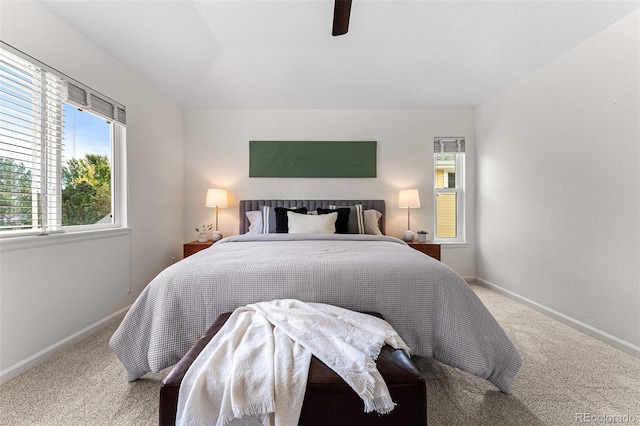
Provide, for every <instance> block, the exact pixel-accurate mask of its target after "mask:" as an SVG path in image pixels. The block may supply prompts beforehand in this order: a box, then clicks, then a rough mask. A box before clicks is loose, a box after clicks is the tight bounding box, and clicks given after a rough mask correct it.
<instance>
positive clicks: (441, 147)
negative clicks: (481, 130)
mask: <svg viewBox="0 0 640 426" xmlns="http://www.w3.org/2000/svg"><path fill="white" fill-rule="evenodd" d="M464 145H465V143H464V138H434V139H433V152H435V153H436V154H438V153H440V154H446V153H452V152H464Z"/></svg>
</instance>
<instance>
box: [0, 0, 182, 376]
mask: <svg viewBox="0 0 640 426" xmlns="http://www.w3.org/2000/svg"><path fill="white" fill-rule="evenodd" d="M1 7H2V13H1V14H0V19H1V20H0V30H1V33H0V37H1V38H2V40H3V41H4V42H6V43H8V44H10V45H12V46H14V47H15V48H17V49H19V50H22V51H23V52H25V53H27V54H29V55H31V56H33V57H35V58H37V59H38V60H40V61H42V62H44V63H46V64H48V65H49V66H51V67H53V68H56V69H57V70H59V71H61V72H63V73H65V74H67V75H69V76H71V77H73V78H75V79H76V80H78V81H80V82H82V83H84V84H86V85H88V86H89V87H91V88H93V89H95V90H97V91H99V92H102V93H104V94H105V95H107V96H109V97H111V98H112V99H114V100H116V101H118V102H120V103H122V104H124V105H125V106H126V107H127V120H128V125H127V163H128V178H129V215H128V216H129V217H128V224H129V226H130V227H131V229H130V230H128V231H120V232H111V233H106V234H105V233H100V234H92V235H87V236H84V237H80V238H73V237H72V238H64V239H62V240H61V239H55V240H54V239H51V240H49V241H48V242H44V241H43V240H42V239H38V237H31V238H30V239H29V238H28V239H23V241H20V242H19V243H17V242H16V241H12V242H10V243H6V242H5V243H2V245H1V246H0V271H1V272H0V290H1V291H0V312H1V314H0V339H1V340H0V379H2V380H6V379H8V378H10V377H12V376H13V375H15V374H17V373H19V372H21V371H22V370H24V369H25V368H26V367H28V366H30V365H32V364H33V363H34V362H36V361H38V360H39V359H40V358H41V357H44V356H46V355H48V354H49V353H50V352H51V351H52V350H56V349H59V348H60V347H61V346H64V344H66V343H69V342H70V341H73V340H74V339H76V338H78V337H80V336H81V335H83V334H84V333H86V332H88V331H90V330H91V329H93V328H95V327H98V326H100V324H102V323H104V322H105V321H108V320H109V319H110V318H111V317H112V316H114V315H117V313H119V312H121V311H122V310H123V309H124V308H125V307H127V306H128V305H130V304H131V303H132V302H133V301H134V300H135V297H136V296H137V295H138V293H139V292H140V291H141V290H142V289H143V288H144V286H145V285H146V284H147V283H148V282H149V281H150V280H151V279H152V278H153V277H154V276H155V275H156V274H157V273H158V272H160V271H161V270H162V269H163V268H164V267H166V266H167V265H169V264H170V263H171V259H172V258H177V259H179V258H180V256H181V248H182V242H183V241H182V237H183V232H182V226H183V222H184V220H183V197H182V192H183V182H184V181H183V176H184V175H183V171H184V162H183V122H182V112H181V110H180V109H179V108H178V107H177V106H176V105H174V104H173V103H172V102H170V101H169V100H168V99H167V98H166V97H164V96H163V95H161V94H160V93H158V92H157V91H156V90H154V89H152V88H151V87H150V86H149V85H148V84H146V83H145V82H144V81H142V80H141V79H140V78H138V77H137V76H136V75H134V74H133V73H132V72H130V71H129V70H127V69H126V68H124V67H123V66H122V65H121V64H119V63H118V62H117V61H115V60H114V59H113V58H112V57H111V56H109V55H108V54H106V53H105V52H103V51H101V50H100V49H98V48H97V47H96V46H95V45H94V44H92V43H91V41H89V40H88V39H87V38H86V37H84V36H83V35H81V34H79V33H77V32H76V31H75V30H73V29H71V28H70V27H69V26H68V25H66V24H65V23H64V22H62V21H61V20H59V19H58V18H57V17H55V16H54V15H52V14H51V13H50V12H48V11H47V10H46V9H44V8H43V7H42V6H41V5H40V4H38V3H36V2H2V6H1ZM48 238H52V237H48ZM130 287H132V292H131V293H129V289H130Z"/></svg>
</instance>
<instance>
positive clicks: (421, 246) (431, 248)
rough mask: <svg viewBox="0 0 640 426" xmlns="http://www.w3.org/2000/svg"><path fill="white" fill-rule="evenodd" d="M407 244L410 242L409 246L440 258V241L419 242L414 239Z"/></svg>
mask: <svg viewBox="0 0 640 426" xmlns="http://www.w3.org/2000/svg"><path fill="white" fill-rule="evenodd" d="M407 244H409V247H411V248H414V249H416V250H418V251H420V252H422V253H424V254H426V255H427V256H431V257H433V258H434V259H437V260H440V244H438V243H419V242H417V241H412V242H410V243H407Z"/></svg>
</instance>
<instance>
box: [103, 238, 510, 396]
mask: <svg viewBox="0 0 640 426" xmlns="http://www.w3.org/2000/svg"><path fill="white" fill-rule="evenodd" d="M274 299H299V300H302V301H307V302H320V303H327V304H331V305H336V306H340V307H343V308H346V309H352V310H356V311H375V312H379V313H381V314H382V315H383V316H384V318H385V319H386V320H387V321H388V322H389V323H391V325H393V326H394V327H395V329H396V330H397V331H398V333H399V334H400V336H402V338H403V339H404V340H405V341H406V343H407V344H408V345H409V347H410V348H411V350H412V354H415V355H419V356H423V357H433V358H435V359H436V360H438V361H440V362H443V363H445V364H448V365H450V366H452V367H456V368H459V369H461V370H464V371H467V372H469V373H472V374H475V375H477V376H480V377H483V378H485V379H487V380H488V381H490V382H491V383H493V384H494V385H495V386H496V387H497V388H499V389H500V390H502V391H503V392H509V391H510V388H511V385H512V382H513V379H514V377H515V375H516V373H517V372H518V369H519V368H520V364H521V359H520V355H519V354H518V351H517V350H516V348H515V347H514V345H513V344H512V342H511V341H510V340H509V338H508V337H507V335H506V334H505V333H504V331H503V330H502V328H501V327H500V325H499V324H498V323H497V322H496V320H495V319H494V318H493V316H492V315H491V314H490V313H489V311H488V310H487V309H486V308H485V306H484V305H483V304H482V302H481V301H480V300H479V299H478V297H477V296H476V294H475V293H474V292H473V291H472V289H471V288H470V287H469V286H468V285H467V283H466V282H465V281H463V280H462V278H460V277H459V276H458V275H457V274H456V273H455V272H453V271H452V270H451V269H449V268H448V267H447V266H446V265H444V264H443V263H441V262H438V261H437V260H435V259H432V258H430V257H428V256H425V255H424V254H422V253H420V252H418V251H416V250H414V249H412V248H410V247H409V246H407V245H406V244H405V243H404V242H403V241H401V240H399V239H397V238H394V237H388V236H374V235H351V234H347V235H340V234H328V235H320V234H318V235H315V234H259V235H239V236H234V237H229V238H225V239H223V240H221V241H219V242H218V243H216V244H214V245H213V246H212V247H210V248H208V249H205V250H203V251H200V252H199V253H196V254H194V255H192V256H190V257H188V258H186V259H184V260H183V261H181V262H178V263H176V264H174V265H172V266H170V267H169V268H167V269H166V270H164V271H163V272H161V273H160V274H159V275H158V276H157V277H156V278H155V279H154V280H153V281H152V282H151V283H150V284H149V285H148V286H147V287H146V288H145V289H144V290H143V292H142V293H141V294H140V296H139V297H138V299H137V300H136V301H135V303H134V304H133V306H132V307H131V309H130V310H129V312H128V313H127V315H126V317H125V318H124V320H123V322H122V324H121V325H120V327H119V328H118V329H117V331H116V332H115V333H114V335H113V337H112V338H111V342H110V345H111V348H112V350H113V351H114V352H115V353H116V354H117V356H118V357H119V359H120V360H121V361H122V363H123V365H124V367H125V369H126V370H127V375H128V378H129V380H135V379H138V378H140V377H142V376H143V375H144V374H146V373H147V372H158V371H160V370H162V369H164V368H166V367H169V366H171V365H173V364H175V363H177V362H178V361H179V360H180V358H181V357H182V356H183V355H184V354H185V353H186V352H187V350H188V349H189V348H190V347H191V346H192V345H193V343H194V342H195V341H196V340H197V339H198V338H199V337H200V336H201V335H202V334H204V333H205V331H206V330H207V329H208V328H209V326H210V325H211V324H212V323H213V322H214V321H215V320H216V318H217V317H218V316H219V315H220V314H221V313H223V312H228V311H233V310H234V309H236V308H238V307H240V306H243V305H246V304H250V303H256V302H260V301H268V300H274Z"/></svg>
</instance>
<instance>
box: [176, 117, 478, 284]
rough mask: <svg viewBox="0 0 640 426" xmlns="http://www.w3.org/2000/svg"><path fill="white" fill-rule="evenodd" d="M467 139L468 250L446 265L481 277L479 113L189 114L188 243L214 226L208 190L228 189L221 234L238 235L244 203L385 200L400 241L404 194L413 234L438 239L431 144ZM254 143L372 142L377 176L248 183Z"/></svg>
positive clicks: (451, 253) (454, 253) (391, 229)
mask: <svg viewBox="0 0 640 426" xmlns="http://www.w3.org/2000/svg"><path fill="white" fill-rule="evenodd" d="M435 136H465V137H466V138H467V151H468V152H467V166H468V167H467V168H468V176H467V178H468V179H467V187H468V193H467V204H466V212H467V217H468V223H469V227H468V230H467V231H468V232H467V236H468V239H469V241H470V243H471V244H470V245H469V246H467V247H457V248H455V249H447V248H444V249H443V261H444V262H445V263H447V264H448V265H450V266H451V267H452V268H454V269H455V270H456V271H457V272H458V273H459V274H461V275H463V276H474V275H475V254H474V247H473V242H474V239H475V238H474V222H475V220H474V209H475V208H474V202H475V191H474V177H475V161H474V112H473V111H472V110H194V111H186V112H185V164H186V167H185V188H186V189H185V228H184V236H185V240H193V239H195V237H196V233H195V231H194V228H195V227H196V226H198V225H201V224H203V223H205V222H206V223H212V222H213V221H214V217H215V214H214V211H213V210H212V209H207V208H205V207H204V199H205V194H206V189H207V188H215V187H219V188H225V189H227V190H228V192H229V197H230V208H228V209H221V210H220V220H219V223H220V230H221V231H222V232H223V233H224V234H225V235H234V234H237V233H238V220H239V218H238V201H239V200H240V199H259V198H311V199H323V198H324V199H353V198H359V199H365V198H366V199H370V198H373V199H378V198H380V199H384V200H386V202H387V222H386V223H387V234H389V235H395V236H401V235H402V232H404V231H405V229H406V227H407V211H406V209H399V208H398V207H397V201H398V200H397V197H398V191H399V190H400V189H406V188H418V189H419V190H420V197H421V204H422V207H421V208H420V209H415V210H412V214H411V227H412V228H413V229H414V230H418V229H421V228H424V229H425V230H427V231H428V232H429V233H430V234H431V235H433V138H434V137H435ZM250 140H374V141H377V142H378V177H377V178H367V179H280V178H251V179H250V178H249V177H248V176H249V141H250Z"/></svg>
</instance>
